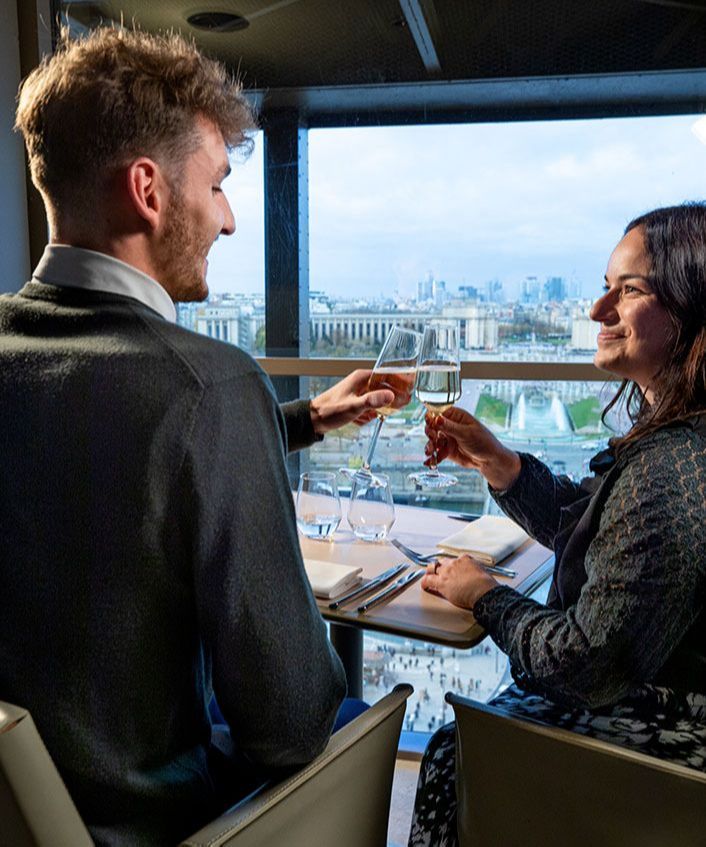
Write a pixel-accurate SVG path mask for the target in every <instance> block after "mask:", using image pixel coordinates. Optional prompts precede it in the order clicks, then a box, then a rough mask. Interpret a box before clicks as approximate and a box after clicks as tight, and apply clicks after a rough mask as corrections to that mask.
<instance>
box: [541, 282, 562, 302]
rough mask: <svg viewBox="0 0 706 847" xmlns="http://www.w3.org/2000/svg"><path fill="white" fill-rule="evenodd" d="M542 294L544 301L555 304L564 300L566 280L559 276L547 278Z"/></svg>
mask: <svg viewBox="0 0 706 847" xmlns="http://www.w3.org/2000/svg"><path fill="white" fill-rule="evenodd" d="M544 294H545V299H546V300H550V301H551V300H554V301H555V302H557V303H560V302H561V301H562V300H566V280H565V279H564V278H563V277H561V276H549V277H547V280H546V282H545V283H544Z"/></svg>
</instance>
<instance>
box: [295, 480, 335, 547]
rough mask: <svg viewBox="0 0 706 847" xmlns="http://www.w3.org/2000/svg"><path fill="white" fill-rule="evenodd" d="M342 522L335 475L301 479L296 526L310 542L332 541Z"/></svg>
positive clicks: (298, 491)
mask: <svg viewBox="0 0 706 847" xmlns="http://www.w3.org/2000/svg"><path fill="white" fill-rule="evenodd" d="M340 522H341V501H340V499H339V496H338V487H337V486H336V475H335V474H333V473H325V472H323V471H309V472H307V473H303V474H302V475H301V476H300V477H299V489H298V490H297V526H298V527H299V532H301V534H302V535H305V536H306V537H307V538H318V539H325V538H329V537H330V536H332V535H333V534H334V532H335V531H336V530H337V529H338V525H339V523H340Z"/></svg>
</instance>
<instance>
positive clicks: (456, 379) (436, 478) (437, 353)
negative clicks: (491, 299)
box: [408, 322, 461, 488]
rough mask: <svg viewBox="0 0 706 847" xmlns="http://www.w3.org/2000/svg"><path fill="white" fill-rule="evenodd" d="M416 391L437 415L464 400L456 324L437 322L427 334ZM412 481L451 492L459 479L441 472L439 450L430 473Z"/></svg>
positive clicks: (409, 477)
mask: <svg viewBox="0 0 706 847" xmlns="http://www.w3.org/2000/svg"><path fill="white" fill-rule="evenodd" d="M415 390H416V394H417V399H418V400H419V402H420V403H424V405H425V406H426V407H427V409H428V411H429V412H431V413H432V414H434V415H441V414H443V413H444V412H445V411H446V409H448V408H450V407H451V406H453V405H454V403H456V402H457V401H458V400H460V398H461V365H460V362H459V352H458V327H457V326H456V324H449V323H438V322H434V323H430V324H429V325H428V326H427V328H426V329H425V330H424V341H423V342H422V352H421V353H420V354H419V367H418V369H417V382H416V386H415ZM408 479H410V480H411V481H412V482H415V483H417V484H418V485H422V486H424V487H425V488H447V487H448V486H449V485H455V484H456V483H457V482H458V479H457V478H456V477H455V476H452V475H451V474H446V473H440V472H439V469H438V468H437V466H436V450H435V451H434V452H433V453H432V456H431V465H430V467H429V470H424V471H417V472H416V473H412V474H410V475H409V476H408Z"/></svg>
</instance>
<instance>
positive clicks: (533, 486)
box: [409, 203, 706, 847]
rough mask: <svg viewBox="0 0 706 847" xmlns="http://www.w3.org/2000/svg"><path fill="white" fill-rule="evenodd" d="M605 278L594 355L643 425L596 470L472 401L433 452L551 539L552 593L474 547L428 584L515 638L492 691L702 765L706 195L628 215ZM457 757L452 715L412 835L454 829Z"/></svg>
mask: <svg viewBox="0 0 706 847" xmlns="http://www.w3.org/2000/svg"><path fill="white" fill-rule="evenodd" d="M605 280H606V283H605V291H604V294H603V295H602V296H601V297H600V298H599V299H598V300H597V302H596V303H595V304H594V306H593V308H592V310H591V317H592V318H593V320H595V321H598V322H599V323H600V325H601V328H600V331H599V333H598V350H597V352H596V355H595V364H596V365H597V366H598V367H600V368H603V369H604V370H607V371H610V372H612V373H614V374H616V375H617V376H619V377H621V378H622V380H623V382H622V384H621V386H620V388H619V390H618V392H617V394H616V396H615V397H614V398H613V400H612V401H611V403H610V404H609V405H608V407H607V409H606V411H608V409H610V408H611V407H613V406H614V405H615V404H616V403H617V402H618V401H619V400H621V399H622V400H624V401H625V402H626V406H627V409H628V413H629V415H630V418H631V422H632V427H631V428H630V430H629V432H628V433H627V434H626V435H624V436H623V437H620V438H613V439H612V440H611V442H610V446H609V449H608V450H606V451H604V452H603V453H599V454H598V455H597V456H596V457H594V459H593V460H592V462H591V470H592V472H593V474H594V475H593V476H592V477H590V478H587V479H584V480H583V481H582V482H581V483H575V482H572V481H571V480H570V479H568V478H567V477H565V476H555V475H554V474H552V473H551V472H550V470H549V469H548V468H547V467H546V466H545V465H543V464H542V463H541V462H540V461H539V460H538V459H536V458H535V457H534V456H531V455H526V454H518V453H516V452H514V451H512V450H509V449H508V448H507V447H505V446H504V445H502V444H501V443H500V442H499V441H498V440H497V439H496V438H495V436H494V435H493V434H492V433H491V432H490V431H489V430H488V429H486V428H485V427H484V426H483V425H482V424H480V423H479V422H478V421H477V420H476V419H475V418H474V417H472V416H471V415H469V414H468V413H467V412H465V411H463V410H461V409H455V408H454V409H449V410H448V411H447V412H445V413H444V416H443V417H441V418H436V419H431V418H429V419H428V422H427V433H428V435H429V437H430V439H431V440H433V441H434V442H435V448H436V451H437V456H438V457H439V458H440V459H441V458H448V459H451V460H452V461H454V462H456V463H457V464H459V465H461V466H463V467H468V468H474V469H476V470H478V471H480V473H481V474H482V475H483V476H484V477H485V479H486V480H487V482H488V485H489V490H490V494H491V496H492V497H493V499H494V500H495V501H496V503H498V505H499V506H500V507H501V508H502V510H503V511H504V512H505V513H506V514H507V515H509V516H510V517H511V518H512V519H513V520H515V521H516V522H517V523H519V524H520V525H521V526H522V527H524V529H525V530H527V532H529V534H530V535H531V536H532V537H533V538H535V539H536V540H537V541H539V542H540V543H542V544H545V545H546V546H548V547H551V548H552V549H553V550H554V554H555V562H556V564H555V568H554V573H553V579H552V585H551V589H550V592H549V597H548V600H547V603H546V605H544V604H541V603H537V602H535V601H534V600H531V599H529V598H527V597H524V596H522V595H521V594H518V592H516V591H515V590H514V589H512V588H509V587H508V586H506V585H500V584H498V582H497V581H496V580H495V579H493V577H492V576H491V575H490V574H488V573H487V571H485V569H484V568H483V567H482V565H480V564H479V563H477V562H476V561H474V560H473V559H472V558H471V557H470V556H461V557H459V558H458V559H454V560H452V561H448V562H444V563H442V564H439V563H436V564H433V565H430V566H429V569H428V573H427V574H426V575H425V576H424V578H423V580H422V585H423V587H424V588H425V589H426V590H428V591H431V592H434V593H437V594H439V595H441V596H442V597H445V598H446V599H448V600H449V601H450V602H452V603H454V604H455V605H457V606H461V607H463V608H467V609H471V610H472V611H473V614H474V616H475V618H476V620H477V621H478V622H479V623H480V624H481V625H482V626H483V627H484V628H485V629H486V631H487V632H488V634H489V635H490V636H491V638H492V639H493V640H494V641H495V643H496V644H497V645H498V646H499V647H500V649H501V650H503V651H504V652H505V653H507V654H508V657H509V659H510V669H511V672H512V676H513V678H514V681H515V684H514V685H511V686H510V687H509V688H508V689H506V691H504V692H503V693H502V694H501V695H500V696H498V697H496V698H495V699H494V700H493V701H492V702H493V705H496V706H501V707H502V708H505V709H506V710H508V711H510V712H513V713H515V714H524V715H527V716H530V717H532V718H534V719H537V720H540V721H543V722H545V723H549V724H552V725H555V726H562V727H564V728H568V729H572V730H574V731H576V732H580V733H583V734H586V735H590V736H592V737H595V738H600V739H602V740H605V741H610V742H613V743H616V744H622V745H624V746H629V747H633V748H639V749H640V750H641V751H642V752H646V753H648V754H652V755H655V756H658V757H660V758H662V759H667V760H670V761H675V762H679V763H681V764H684V765H688V766H691V767H694V768H697V769H700V770H706V611H705V609H704V589H705V587H706V520H705V518H706V514H705V512H706V509H705V504H706V204H702V203H692V204H686V205H683V206H675V207H671V208H665V209H657V210H655V211H653V212H649V213H647V214H645V215H642V216H641V217H639V218H636V219H635V220H634V221H632V222H631V223H630V224H629V225H628V227H627V228H626V230H625V235H624V236H623V238H622V240H621V241H620V243H619V244H618V245H617V247H616V248H615V250H614V251H613V253H612V255H611V257H610V260H609V262H608V268H607V272H606V277H605ZM604 414H605V413H604ZM427 451H428V452H430V451H431V446H430V445H427ZM454 765H455V763H454V732H453V724H450V725H448V726H446V727H443V728H442V729H441V730H439V731H438V732H437V733H436V734H435V735H434V736H433V738H432V740H431V742H430V744H429V747H428V748H427V751H426V753H425V756H424V760H423V762H422V768H421V772H420V778H419V786H418V789H417V800H416V805H415V816H414V820H413V824H412V832H411V835H410V842H409V844H410V847H412V846H413V845H414V847H416V846H417V845H434V847H450V845H453V844H456V825H455V806H456V798H455V794H454Z"/></svg>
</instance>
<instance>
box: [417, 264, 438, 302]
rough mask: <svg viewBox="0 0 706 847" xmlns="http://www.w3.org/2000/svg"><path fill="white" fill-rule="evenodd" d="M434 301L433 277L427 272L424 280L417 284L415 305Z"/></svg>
mask: <svg viewBox="0 0 706 847" xmlns="http://www.w3.org/2000/svg"><path fill="white" fill-rule="evenodd" d="M433 299H434V276H433V274H432V273H431V271H430V272H429V274H428V275H427V278H426V279H422V280H420V281H419V282H418V283H417V303H424V302H425V301H427V300H433Z"/></svg>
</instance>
